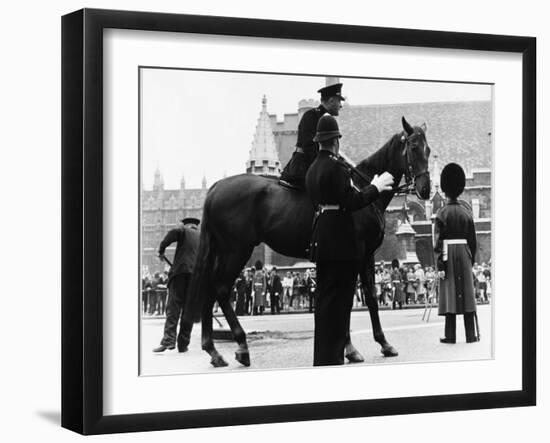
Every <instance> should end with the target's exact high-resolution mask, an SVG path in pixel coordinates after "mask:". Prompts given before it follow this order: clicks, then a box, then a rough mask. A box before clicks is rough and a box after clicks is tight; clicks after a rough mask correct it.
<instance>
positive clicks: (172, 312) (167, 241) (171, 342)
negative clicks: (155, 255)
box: [158, 219, 199, 352]
mask: <svg viewBox="0 0 550 443" xmlns="http://www.w3.org/2000/svg"><path fill="white" fill-rule="evenodd" d="M184 220H185V219H184ZM197 221H198V220H197ZM174 242H177V246H176V253H175V255H174V263H173V265H172V267H171V268H170V273H169V274H168V291H169V292H168V303H167V305H166V322H165V324H164V336H163V338H162V340H161V342H160V343H161V347H162V346H165V347H167V348H169V349H173V348H174V347H175V344H176V329H177V326H178V320H179V321H180V329H179V333H178V335H177V345H178V350H179V351H180V352H185V351H186V350H187V346H188V345H189V340H190V338H191V329H192V328H193V323H184V321H183V312H184V308H185V302H186V298H187V290H188V288H189V283H190V281H191V274H192V272H193V268H194V266H195V259H196V256H197V250H198V248H199V231H198V230H197V229H191V228H188V227H186V226H182V227H180V228H176V229H172V230H171V231H169V232H168V233H167V234H166V236H165V237H164V239H163V240H162V242H161V243H160V246H159V251H158V252H159V255H164V251H165V249H166V248H167V247H168V246H169V245H171V244H172V243H174Z"/></svg>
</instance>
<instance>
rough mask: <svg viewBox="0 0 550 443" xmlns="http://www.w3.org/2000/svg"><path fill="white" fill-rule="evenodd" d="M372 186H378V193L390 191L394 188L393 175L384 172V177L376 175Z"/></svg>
mask: <svg viewBox="0 0 550 443" xmlns="http://www.w3.org/2000/svg"><path fill="white" fill-rule="evenodd" d="M370 184H371V185H374V186H376V187H377V189H378V192H382V191H390V190H391V188H392V186H393V175H391V174H390V173H389V172H383V173H382V175H378V174H376V175H375V176H374V178H373V179H372V181H371V182H370Z"/></svg>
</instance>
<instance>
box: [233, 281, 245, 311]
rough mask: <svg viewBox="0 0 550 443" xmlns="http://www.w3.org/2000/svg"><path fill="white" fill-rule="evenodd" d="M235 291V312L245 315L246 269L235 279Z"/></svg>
mask: <svg viewBox="0 0 550 443" xmlns="http://www.w3.org/2000/svg"><path fill="white" fill-rule="evenodd" d="M235 292H236V293H237V303H236V306H235V314H237V315H244V314H245V312H246V311H245V309H246V277H245V275H244V271H241V273H240V274H239V276H238V277H237V280H235Z"/></svg>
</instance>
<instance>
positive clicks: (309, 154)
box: [281, 83, 345, 188]
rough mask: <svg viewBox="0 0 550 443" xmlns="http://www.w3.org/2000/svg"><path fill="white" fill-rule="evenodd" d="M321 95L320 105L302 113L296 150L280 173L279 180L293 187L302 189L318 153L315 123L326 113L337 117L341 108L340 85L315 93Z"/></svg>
mask: <svg viewBox="0 0 550 443" xmlns="http://www.w3.org/2000/svg"><path fill="white" fill-rule="evenodd" d="M317 92H318V93H320V94H321V104H320V105H319V106H317V107H316V108H313V109H310V110H308V111H307V112H305V113H304V115H303V116H302V118H301V120H300V123H299V124H298V139H297V141H296V150H295V151H294V152H293V154H292V157H291V159H290V161H289V162H288V164H287V165H286V166H285V167H284V169H283V171H282V173H281V180H282V181H284V182H287V183H290V184H291V185H293V186H294V187H298V188H303V187H304V180H305V176H306V173H307V170H308V168H309V167H310V165H311V164H312V163H313V161H314V160H315V157H316V156H317V153H318V152H319V144H318V142H317V141H316V140H314V138H315V133H316V132H317V123H318V122H319V119H320V118H321V117H322V116H323V115H324V114H326V113H328V114H330V115H338V114H339V112H340V109H341V108H342V101H344V100H345V98H344V97H343V96H342V83H335V84H332V85H329V86H325V87H324V88H321V89H319V90H318V91H317Z"/></svg>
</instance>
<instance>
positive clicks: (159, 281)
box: [141, 272, 168, 315]
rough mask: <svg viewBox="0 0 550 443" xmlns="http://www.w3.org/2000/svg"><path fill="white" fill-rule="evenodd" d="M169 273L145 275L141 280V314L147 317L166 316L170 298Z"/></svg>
mask: <svg viewBox="0 0 550 443" xmlns="http://www.w3.org/2000/svg"><path fill="white" fill-rule="evenodd" d="M167 283H168V273H167V272H155V274H154V275H151V274H149V273H147V274H145V275H144V276H143V277H142V279H141V312H142V313H143V314H146V315H164V314H165V313H166V299H167V297H168V287H167Z"/></svg>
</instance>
